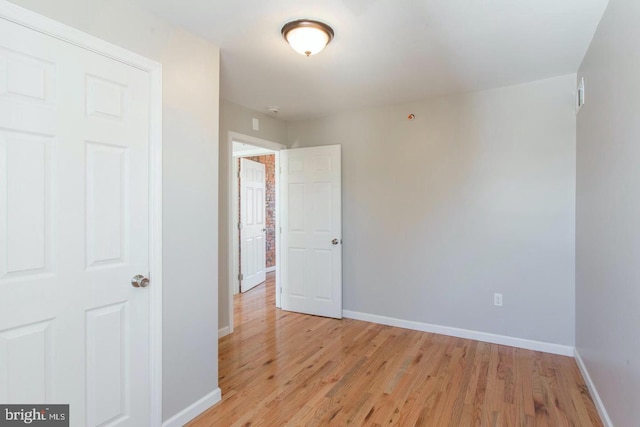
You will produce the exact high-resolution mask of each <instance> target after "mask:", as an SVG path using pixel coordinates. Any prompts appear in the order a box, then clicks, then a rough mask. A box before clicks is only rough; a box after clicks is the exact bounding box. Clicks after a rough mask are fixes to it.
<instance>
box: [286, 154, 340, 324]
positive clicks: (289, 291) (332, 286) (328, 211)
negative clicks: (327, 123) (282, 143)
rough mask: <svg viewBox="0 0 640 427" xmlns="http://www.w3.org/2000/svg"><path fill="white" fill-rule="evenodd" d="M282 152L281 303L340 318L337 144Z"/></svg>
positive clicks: (287, 307)
mask: <svg viewBox="0 0 640 427" xmlns="http://www.w3.org/2000/svg"><path fill="white" fill-rule="evenodd" d="M280 153H281V162H280V164H281V165H282V173H281V176H282V180H281V182H282V187H281V188H282V190H281V194H282V203H281V206H283V212H282V217H281V218H282V239H281V242H282V250H281V257H282V267H281V269H282V270H281V271H282V308H283V309H284V310H289V311H296V312H300V313H307V314H315V315H318V316H326V317H335V318H338V319H339V318H342V216H341V209H342V208H341V182H340V179H341V178H340V176H341V175H340V167H341V165H340V146H339V145H330V146H324V147H311V148H297V149H293V150H285V151H281V152H280Z"/></svg>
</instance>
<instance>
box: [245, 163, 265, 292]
mask: <svg viewBox="0 0 640 427" xmlns="http://www.w3.org/2000/svg"><path fill="white" fill-rule="evenodd" d="M265 205H266V194H265V166H264V165H263V164H262V163H258V162H254V161H252V160H247V159H242V158H241V159H240V224H241V225H240V257H241V259H240V292H246V291H248V290H249V289H251V288H253V287H255V286H257V285H259V284H260V283H262V282H264V281H265V280H266V278H267V276H266V268H267V267H266V264H267V262H266V239H265V237H266V232H267V228H266V227H267V224H266V221H265V214H266V206H265Z"/></svg>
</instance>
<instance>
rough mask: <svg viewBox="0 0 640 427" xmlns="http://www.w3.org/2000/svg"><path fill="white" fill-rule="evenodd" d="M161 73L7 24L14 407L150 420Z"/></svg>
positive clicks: (107, 421)
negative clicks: (154, 177) (142, 283)
mask: <svg viewBox="0 0 640 427" xmlns="http://www.w3.org/2000/svg"><path fill="white" fill-rule="evenodd" d="M149 100H150V81H149V75H148V73H146V72H144V71H141V70H138V69H136V68H133V67H131V66H128V65H125V64H123V63H121V62H118V61H115V60H112V59H109V58H107V57H104V56H101V55H99V54H96V53H93V52H90V51H88V50H85V49H82V48H80V47H77V46H74V45H71V44H70V43H66V42H63V41H60V40H58V39H56V38H53V37H50V36H47V35H44V34H42V33H39V32H36V31H34V30H31V29H28V28H25V27H23V26H20V25H17V24H14V23H11V22H8V21H6V20H4V19H0V295H1V297H0V402H2V403H26V404H29V403H33V404H40V403H68V404H70V414H71V416H70V420H71V425H72V426H78V427H80V426H98V425H101V426H102V425H109V426H145V425H149V422H150V421H149V420H150V418H149V417H150V414H149V411H150V387H149V382H150V373H149V372H150V370H149V361H150V352H149V333H150V332H149V329H150V322H149V290H148V289H144V288H141V287H140V288H134V287H133V286H132V285H131V279H132V277H133V276H135V275H138V274H142V275H145V276H147V275H148V274H149V273H148V272H149V243H148V242H149V233H148V230H149V182H148V181H149V178H148V177H149V174H148V172H149V169H148V168H149V128H150V122H149V120H150V118H149V102H150V101H149Z"/></svg>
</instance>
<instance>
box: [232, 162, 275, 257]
mask: <svg viewBox="0 0 640 427" xmlns="http://www.w3.org/2000/svg"><path fill="white" fill-rule="evenodd" d="M245 159H247V160H252V161H254V162H258V163H262V164H263V165H264V169H265V175H266V176H265V193H266V199H267V200H266V205H265V208H266V211H267V212H266V218H265V220H266V221H265V222H266V229H267V231H266V245H267V248H266V267H267V268H269V267H274V266H275V265H276V156H275V155H273V154H269V155H267V156H253V157H245ZM239 167H240V159H238V168H239ZM238 212H242V210H241V209H240V180H238ZM240 222H242V218H240ZM240 259H242V256H240Z"/></svg>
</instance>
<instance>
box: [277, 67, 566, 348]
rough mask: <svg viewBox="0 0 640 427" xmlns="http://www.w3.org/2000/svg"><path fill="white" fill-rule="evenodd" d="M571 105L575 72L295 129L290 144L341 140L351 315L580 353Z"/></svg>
mask: <svg viewBox="0 0 640 427" xmlns="http://www.w3.org/2000/svg"><path fill="white" fill-rule="evenodd" d="M574 97H575V75H568V76H563V77H557V78H553V79H549V80H544V81H539V82H534V83H530V84H525V85H519V86H514V87H508V88H502V89H494V90H488V91H484V92H477V93H472V94H467V95H459V96H453V97H447V98H442V99H435V100H430V101H425V102H421V103H416V104H409V105H400V106H392V107H386V108H378V109H370V110H364V111H355V112H351V113H342V114H336V115H333V116H330V117H327V118H322V119H317V120H308V121H303V122H294V123H290V124H289V144H290V146H291V147H292V148H296V147H307V146H314V145H327V144H342V156H343V157H342V158H343V167H342V173H343V175H342V176H343V181H342V185H343V230H344V232H343V237H344V252H343V254H344V255H343V265H344V271H343V280H344V287H343V289H344V290H343V292H344V294H343V296H344V308H345V309H347V310H353V311H358V312H364V313H370V314H376V315H382V316H389V317H394V318H399V319H405V320H412V321H418V322H426V323H432V324H437V325H443V326H451V327H458V328H465V329H471V330H476V331H482V332H489V333H495V334H500V335H507V336H512V337H518V338H525V339H532V340H538V341H544V342H549V343H557V344H563V345H570V346H572V345H573V344H574V284H575V280H574V265H575V255H574V239H575V236H574V229H575V111H574ZM409 113H414V114H415V115H416V119H415V120H413V121H408V120H407V115H408V114H409ZM494 292H501V293H503V295H504V306H503V307H501V308H500V307H494V305H493V293H494Z"/></svg>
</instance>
